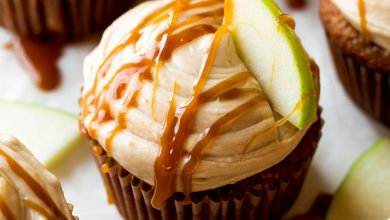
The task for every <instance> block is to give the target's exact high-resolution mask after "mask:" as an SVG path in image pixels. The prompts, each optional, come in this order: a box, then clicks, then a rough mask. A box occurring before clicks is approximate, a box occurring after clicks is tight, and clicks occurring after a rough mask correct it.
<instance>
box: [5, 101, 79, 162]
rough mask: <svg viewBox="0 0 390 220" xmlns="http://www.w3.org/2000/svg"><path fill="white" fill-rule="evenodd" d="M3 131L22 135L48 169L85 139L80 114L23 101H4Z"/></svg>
mask: <svg viewBox="0 0 390 220" xmlns="http://www.w3.org/2000/svg"><path fill="white" fill-rule="evenodd" d="M0 133H4V134H8V135H13V136H15V137H16V138H18V139H19V140H20V141H21V142H22V143H23V144H25V145H26V146H27V147H28V149H29V150H30V151H31V152H32V153H33V154H34V156H35V157H36V158H37V159H38V160H39V161H40V162H41V163H43V164H44V165H45V166H46V167H48V168H52V167H53V166H54V165H55V164H56V163H58V162H59V161H60V160H61V159H62V158H63V157H64V156H65V155H66V153H68V152H70V151H71V149H72V147H74V146H77V144H79V143H80V142H81V137H80V135H79V132H78V121H77V117H76V116H74V115H72V114H69V113H66V112H64V111H62V110H57V109H53V108H49V107H45V106H40V105H37V104H29V103H23V102H8V101H0Z"/></svg>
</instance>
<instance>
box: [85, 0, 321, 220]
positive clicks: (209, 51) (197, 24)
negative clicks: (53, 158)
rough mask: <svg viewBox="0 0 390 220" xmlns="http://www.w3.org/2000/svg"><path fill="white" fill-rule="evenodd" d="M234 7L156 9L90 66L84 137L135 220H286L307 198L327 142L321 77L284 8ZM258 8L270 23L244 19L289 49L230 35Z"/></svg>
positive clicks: (142, 13) (111, 36)
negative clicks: (319, 151)
mask: <svg viewBox="0 0 390 220" xmlns="http://www.w3.org/2000/svg"><path fill="white" fill-rule="evenodd" d="M232 2H233V1H223V0H218V1H215V0H207V1H191V0H189V1H151V2H147V3H144V4H142V5H139V6H138V7H136V8H134V9H132V10H130V11H129V12H127V13H126V14H124V15H123V16H121V17H120V18H119V19H118V20H116V21H115V22H114V23H113V25H111V26H110V27H109V28H107V30H106V31H105V33H104V35H103V38H102V40H101V42H100V44H99V46H98V47H97V48H96V49H95V50H94V51H93V52H92V53H91V54H90V55H89V56H88V57H87V58H86V60H85V63H84V81H85V82H84V87H83V93H82V98H81V102H80V106H81V115H80V125H81V130H82V132H83V133H84V135H86V136H87V138H88V139H90V146H91V150H92V152H93V155H94V157H95V159H96V162H97V165H98V167H99V170H100V171H101V174H102V176H103V179H104V182H105V185H106V187H107V191H108V194H109V198H110V201H111V202H113V203H115V204H116V206H117V207H118V209H119V211H120V213H121V214H122V216H123V217H124V218H125V219H191V218H192V219H225V218H226V219H227V218H232V217H233V216H234V217H235V218H236V219H280V218H281V217H282V215H283V214H284V213H286V212H287V210H288V209H289V208H290V206H291V205H292V203H293V202H294V201H295V199H296V198H297V195H298V194H299V191H300V188H301V186H302V183H303V180H304V178H305V176H306V173H307V171H308V168H309V165H310V162H311V159H312V157H313V155H314V152H315V151H316V148H317V145H318V142H319V139H320V136H321V127H322V120H321V118H320V116H319V111H317V110H318V99H319V85H318V82H319V73H318V68H317V67H316V65H315V64H314V62H313V61H311V60H310V59H309V58H308V56H307V54H306V52H305V51H304V49H303V48H302V46H301V44H300V41H299V40H298V38H297V36H296V35H295V34H294V32H293V27H294V21H293V19H292V18H291V17H290V16H286V15H285V14H283V13H282V12H281V11H280V10H279V9H278V7H277V6H276V5H275V3H274V2H273V1H272V0H269V1H248V2H245V3H244V4H243V1H241V0H237V1H234V4H236V5H235V7H234V9H237V10H239V11H233V10H232V9H233V8H232V7H230V6H231V5H230V3H232ZM246 3H251V4H250V5H249V6H248V7H250V8H253V9H254V10H253V11H252V12H253V13H254V14H255V15H256V14H257V15H258V12H259V11H260V10H263V11H262V12H261V13H262V16H261V17H262V19H259V17H257V18H254V17H256V16H253V15H252V14H251V15H250V16H248V17H246V16H244V17H245V18H244V17H241V19H243V20H245V19H249V20H247V21H248V22H252V23H253V25H254V26H255V27H258V28H264V29H266V30H267V31H266V32H264V33H266V34H271V36H268V35H267V37H264V38H263V39H267V40H264V41H266V42H263V44H261V45H266V46H268V45H278V46H276V47H274V46H272V47H271V49H270V50H269V51H267V49H265V50H262V49H259V48H258V47H257V46H258V45H259V44H258V42H259V39H261V37H258V36H256V35H255V36H252V38H250V37H248V36H249V35H248V34H245V33H244V32H238V33H237V32H236V33H235V34H237V35H240V36H241V35H243V36H244V38H245V39H244V41H240V39H238V38H234V37H233V34H232V33H231V32H229V31H228V29H227V27H229V28H232V29H234V27H237V26H234V25H235V24H237V23H233V22H232V21H230V22H229V19H227V18H229V17H230V16H238V15H243V14H245V15H246V14H247V12H246V10H245V7H246V6H247V4H246ZM258 3H260V4H258ZM225 4H226V5H225ZM263 4H264V5H263ZM268 6H269V7H270V8H267V7H268ZM271 9H272V11H273V13H270V11H268V10H271ZM243 12H245V13H243ZM225 13H226V14H225ZM224 19H225V22H227V23H224V22H223V20H224ZM238 23H239V24H240V23H241V22H238ZM265 23H268V24H269V25H264V26H262V25H263V24H265ZM230 25H231V26H230ZM233 38H234V39H233ZM233 40H237V41H238V42H234V41H233ZM233 42H234V43H233ZM246 42H251V45H250V46H249V47H247V48H249V49H250V50H249V51H244V50H239V49H238V48H239V47H240V46H241V47H242V46H244V45H243V44H245V43H246ZM286 42H292V43H291V44H292V45H290V44H286ZM281 45H289V46H286V47H283V46H282V47H280V46H281ZM247 46H248V45H247ZM290 46H291V47H290ZM291 48H295V49H296V50H295V49H294V51H292V49H291ZM238 50H239V51H241V52H243V53H244V54H246V55H248V54H250V55H248V56H250V58H253V59H255V60H256V61H255V62H254V63H256V64H259V63H261V64H263V65H264V66H266V68H267V69H268V68H269V69H268V70H272V73H273V74H271V75H273V76H274V77H273V80H265V82H264V81H261V80H260V79H259V78H260V77H261V76H264V75H266V74H265V72H266V71H259V70H253V71H249V70H248V68H249V67H247V65H246V64H244V62H243V61H242V59H240V58H239V55H238V53H237V51H238ZM252 50H253V51H256V53H254V54H255V55H251V52H252ZM265 51H266V52H265ZM280 54H282V55H280ZM283 55H286V56H283ZM265 57H272V58H273V59H271V60H268V59H266V58H265ZM291 59H292V60H291ZM295 59H296V60H295ZM246 61H247V60H246ZM297 63H298V64H297ZM248 66H250V65H248ZM297 68H298V69H300V70H299V71H301V72H300V73H299V74H301V75H299V74H298V73H297V72H294V71H292V72H289V75H288V78H289V80H288V81H283V80H285V79H286V77H287V76H286V77H283V76H285V75H283V74H285V73H286V71H285V70H286V69H287V70H288V71H291V70H295V69H297ZM261 69H262V68H261ZM262 70H264V69H262ZM288 71H287V72H288ZM296 74H297V75H296ZM297 76H301V77H300V78H298V79H297V78H295V77H297ZM280 80H282V82H281V81H280ZM300 80H302V81H300ZM260 85H261V86H260ZM266 89H267V92H266V91H265V90H266ZM296 89H297V90H296ZM300 89H303V91H302V90H300ZM277 94H278V95H277ZM281 94H282V95H281ZM291 94H296V95H297V96H289V95H291ZM279 95H280V96H279ZM281 96H282V97H281ZM287 96H289V97H288V98H287ZM279 98H280V99H279ZM282 100H283V101H282ZM271 103H272V104H271ZM275 103H279V104H280V105H279V106H277V107H275V105H274V104H275ZM287 103H289V104H291V106H290V107H291V108H289V107H288V108H289V110H287V111H285V112H282V111H281V110H280V109H279V110H277V109H278V107H280V106H283V107H286V106H285V105H287ZM279 112H280V113H279Z"/></svg>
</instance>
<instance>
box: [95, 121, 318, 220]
mask: <svg viewBox="0 0 390 220" xmlns="http://www.w3.org/2000/svg"><path fill="white" fill-rule="evenodd" d="M322 124H323V121H322V120H321V119H319V120H318V121H317V122H316V123H315V124H314V125H313V126H312V127H311V128H310V129H309V131H308V133H307V134H306V135H305V137H304V138H303V139H302V141H301V143H300V144H299V146H298V147H297V148H296V149H295V150H294V151H293V152H292V153H291V154H290V155H289V156H288V157H287V158H286V159H285V160H283V161H282V162H280V163H279V164H277V165H275V166H273V167H271V168H269V169H267V170H266V171H263V172H261V173H259V174H257V175H254V176H252V177H249V178H247V179H245V180H242V181H240V182H238V183H236V184H234V185H228V186H224V187H220V188H217V189H213V190H208V191H203V192H194V193H192V194H191V196H190V197H191V198H190V199H187V200H186V199H185V196H184V195H183V193H175V194H174V195H173V196H171V198H169V199H168V200H167V201H166V204H165V205H164V207H163V208H162V209H161V210H157V209H154V208H153V207H152V205H151V199H152V196H153V188H152V187H151V186H150V185H148V184H147V183H145V182H143V181H141V180H140V179H138V178H137V177H135V176H133V175H132V174H130V173H129V172H128V171H126V170H125V169H124V168H122V167H121V166H120V165H119V164H118V163H117V162H116V161H115V160H114V159H113V158H109V157H108V156H107V155H106V153H105V152H104V151H103V152H102V153H101V155H96V154H93V155H94V157H95V160H96V163H97V165H98V167H99V168H101V167H102V166H103V165H104V166H108V167H109V169H108V172H107V173H103V172H101V174H102V176H103V179H104V182H105V185H106V187H107V191H108V194H109V197H112V200H114V202H115V204H116V205H117V207H118V210H119V212H120V213H121V215H122V216H123V217H124V218H125V219H129V220H137V219H157V220H159V219H162V220H171V219H280V218H281V217H282V215H283V214H285V213H286V212H287V211H288V209H289V208H290V207H291V205H292V204H293V202H294V201H295V199H296V198H297V196H298V194H299V191H300V189H301V186H302V185H303V181H304V178H305V176H306V173H307V171H308V168H309V165H310V162H311V159H312V156H313V154H314V152H315V150H316V148H317V143H318V141H319V139H320V136H321V131H320V130H321V127H322ZM90 146H91V149H93V148H94V147H100V146H99V145H98V143H97V142H96V141H94V140H91V141H90Z"/></svg>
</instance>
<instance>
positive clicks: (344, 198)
mask: <svg viewBox="0 0 390 220" xmlns="http://www.w3.org/2000/svg"><path fill="white" fill-rule="evenodd" d="M389 218H390V140H388V139H382V140H380V141H379V142H378V143H377V144H376V145H374V146H373V147H371V148H370V149H369V150H367V151H366V152H365V153H364V154H363V155H362V156H361V157H360V159H358V160H357V161H356V163H355V164H354V165H353V166H352V168H351V170H350V171H349V173H348V175H347V176H346V177H345V179H344V181H343V183H342V184H341V186H340V188H339V189H338V190H337V192H336V194H335V196H334V199H333V201H332V204H331V206H330V208H329V211H328V214H327V218H326V219H327V220H340V219H343V220H344V219H345V220H350V219H351V220H352V219H353V220H367V219H370V220H387V219H389Z"/></svg>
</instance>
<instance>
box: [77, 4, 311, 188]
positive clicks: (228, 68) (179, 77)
mask: <svg viewBox="0 0 390 220" xmlns="http://www.w3.org/2000/svg"><path fill="white" fill-rule="evenodd" d="M171 2H172V1H162V0H159V1H150V2H146V3H143V4H141V5H140V6H138V7H136V8H134V9H132V10H130V11H129V12H127V13H126V14H124V15H123V16H122V17H121V18H119V19H118V20H117V21H115V22H114V23H113V24H112V25H111V26H110V27H109V28H108V29H107V30H106V31H105V33H104V36H103V38H102V40H101V42H100V44H99V46H98V47H97V48H96V49H95V50H94V51H93V52H92V53H91V54H90V55H89V56H88V57H87V58H86V60H85V63H84V77H85V83H84V90H83V98H82V99H83V100H82V102H81V103H82V104H81V108H82V122H83V123H84V125H85V127H86V129H87V131H88V133H89V135H90V136H91V137H92V138H94V139H95V140H97V141H98V142H99V143H100V145H101V146H102V147H103V148H104V149H105V150H106V151H107V150H108V151H110V153H111V154H112V157H113V158H114V159H115V160H116V161H118V162H119V163H120V165H122V166H123V167H124V168H125V169H127V170H128V171H129V172H131V173H132V174H133V175H135V176H137V177H138V178H140V179H141V180H143V181H145V182H147V183H148V184H150V185H154V183H155V182H154V180H155V176H156V173H155V161H156V159H157V158H158V157H159V154H160V150H161V145H162V142H161V136H162V135H163V132H164V125H166V121H167V117H168V116H169V106H170V103H172V102H171V101H170V100H175V101H176V106H177V108H178V109H179V111H177V114H180V108H179V107H180V106H185V105H184V103H186V102H187V103H188V102H189V99H190V98H191V97H192V93H193V85H194V84H196V82H197V79H198V77H199V73H200V72H201V71H200V70H201V67H202V64H203V63H204V58H205V56H206V54H207V53H208V51H209V48H210V42H211V41H212V38H213V36H214V34H213V33H210V34H204V35H202V36H200V37H198V38H196V39H193V40H191V41H190V42H188V43H186V44H184V45H182V46H180V47H179V48H177V49H176V50H174V51H173V53H172V55H171V56H170V58H169V59H167V60H165V61H164V62H163V64H162V67H161V69H160V70H159V74H158V76H157V77H158V87H157V89H156V93H155V94H156V95H155V99H153V91H154V88H156V87H155V85H156V76H154V78H153V79H152V80H143V81H142V86H140V83H139V82H140V81H139V76H138V75H137V74H132V75H131V74H129V75H127V76H126V81H127V82H128V86H127V87H126V89H125V91H126V92H125V93H129V94H132V93H134V91H138V94H137V95H138V96H137V98H136V99H135V100H136V103H135V104H132V105H131V107H129V108H123V103H124V99H123V98H119V99H110V98H109V97H110V94H112V93H115V89H118V84H116V83H115V82H116V81H117V80H110V79H112V77H113V76H114V78H115V79H118V77H115V75H116V74H118V73H119V72H120V71H118V70H120V69H121V68H122V69H121V70H124V69H126V68H124V69H123V66H124V65H126V64H127V63H129V62H131V61H132V60H136V59H137V58H139V57H142V56H143V55H144V54H146V53H148V52H149V51H152V50H153V49H154V48H155V45H156V42H155V36H157V35H158V34H159V33H162V32H163V31H165V30H166V29H167V27H168V26H169V25H168V22H169V19H168V18H167V19H164V20H163V21H162V22H160V23H158V24H153V23H152V24H150V25H147V26H146V27H145V28H144V29H143V30H142V31H140V33H142V35H141V36H140V38H139V39H138V40H137V41H136V42H135V43H132V44H129V45H127V46H126V47H124V48H121V49H122V50H119V51H118V50H116V49H117V48H118V45H121V43H123V42H125V41H126V37H127V36H129V33H131V32H132V30H133V29H135V27H137V25H139V24H140V23H141V22H142V21H143V19H144V18H145V17H147V16H149V15H151V14H153V13H155V12H156V11H157V10H158V9H161V8H163V7H164V6H166V5H167V4H169V3H171ZM193 2H194V4H195V3H197V2H204V1H193ZM223 7H224V5H223V1H214V4H212V5H209V6H207V7H202V8H197V9H196V10H190V11H188V12H185V13H182V14H181V15H180V17H179V18H178V21H177V22H180V21H184V20H186V19H188V18H191V17H193V16H194V15H198V14H200V13H204V12H210V11H213V10H217V9H219V10H222V9H223ZM222 18H223V17H222V15H218V16H211V17H206V18H204V19H201V20H199V21H197V22H198V23H197V24H199V23H205V24H208V25H209V26H211V27H215V28H218V27H219V26H221V23H222ZM195 26H196V25H195V24H193V25H192V26H189V27H187V28H194V27H195ZM112 51H116V52H115V56H112V54H113V53H112ZM107 60H109V61H110V62H109V65H107ZM102 69H104V70H105V71H103V72H104V74H101V73H102ZM152 72H153V74H155V72H156V69H155V68H154V69H153V71H152ZM234 78H236V79H240V80H239V81H238V83H235V84H232V85H231V88H229V89H232V91H241V92H237V94H236V95H234V94H230V95H228V97H223V96H219V97H216V98H215V99H212V100H208V101H207V102H206V103H203V104H202V105H199V107H198V108H197V110H196V114H194V116H193V117H194V123H193V127H192V129H191V131H190V134H189V135H188V138H187V139H186V141H185V145H184V152H187V153H184V155H183V158H182V159H181V160H180V162H179V169H178V172H177V174H176V185H175V186H176V191H183V190H184V189H183V185H182V178H181V175H182V174H181V170H182V169H183V166H184V164H185V162H186V161H188V160H189V156H188V155H189V154H190V153H189V152H192V151H193V150H194V147H195V146H196V145H197V144H198V143H199V142H200V140H201V139H202V138H204V137H205V136H206V135H207V132H209V131H210V127H211V126H212V125H213V124H214V123H215V122H217V121H218V120H220V119H221V118H223V117H224V116H226V115H227V114H229V113H231V112H232V111H234V109H237V108H238V107H240V106H242V105H244V104H246V103H250V102H251V100H254V102H252V103H253V104H252V105H250V106H249V107H248V111H245V112H243V114H242V115H240V116H239V117H237V118H236V119H235V120H233V121H231V122H230V123H227V124H226V126H225V127H224V128H223V129H222V130H221V132H219V133H218V134H217V135H216V136H215V137H214V139H213V141H212V142H211V143H210V144H209V145H208V146H207V147H206V148H205V149H204V151H203V152H202V154H201V157H200V159H199V162H198V164H197V166H196V167H195V168H194V170H193V172H192V179H191V186H192V191H202V190H208V189H213V188H216V187H220V186H223V185H226V184H231V183H235V182H237V181H239V180H242V179H245V178H247V177H249V176H252V175H254V174H256V173H259V172H261V171H263V170H265V169H267V168H269V167H271V166H273V165H275V164H276V163H278V162H280V161H281V160H283V159H284V158H285V157H286V156H287V155H288V154H290V153H291V152H292V151H293V150H294V148H295V147H296V146H297V144H298V143H299V142H300V140H301V138H302V137H303V136H304V134H305V133H306V131H307V129H308V127H309V126H310V125H308V126H307V127H306V128H304V129H302V130H298V129H296V128H295V127H294V126H292V125H291V124H290V123H288V122H287V123H285V124H284V125H283V126H281V127H278V128H277V127H275V123H276V121H277V120H278V119H280V117H279V116H278V115H277V114H276V113H275V112H274V111H273V110H272V109H271V107H270V104H269V102H268V101H267V98H266V95H265V94H264V92H263V90H262V89H261V88H260V86H259V84H258V83H257V81H256V80H255V78H254V77H253V76H252V75H251V74H250V73H249V72H248V69H247V68H246V66H245V65H244V64H243V62H242V61H241V60H240V58H239V56H238V55H237V52H236V50H235V45H234V44H233V41H232V38H231V36H230V34H229V33H226V34H225V35H224V36H223V38H222V40H221V42H220V43H219V44H218V48H217V51H216V57H215V59H214V62H213V65H212V69H211V71H210V72H209V73H208V77H207V79H206V81H205V85H204V87H203V89H202V94H205V93H207V92H209V91H211V90H212V89H213V88H214V87H215V86H216V85H219V84H221V83H225V84H229V82H233V81H234V80H232V79H234ZM174 85H176V89H177V92H176V94H175V92H174V91H175V89H174V88H175V86H174ZM110 91H111V92H110ZM243 91H244V92H243ZM245 91H246V92H245ZM233 93H234V92H233ZM103 100H105V101H103ZM107 100H109V101H107ZM125 101H126V100H125ZM153 101H155V108H154V109H153V107H152V103H153ZM91 102H97V103H100V107H98V108H96V107H93V106H92V105H90V104H89V103H91ZM102 103H104V104H102ZM98 106H99V105H98ZM102 109H104V110H102ZM107 109H108V110H107ZM107 111H109V112H110V116H107ZM123 111H124V115H125V117H124V116H123V115H122V116H121V114H120V113H121V112H123ZM97 118H101V119H102V118H105V120H101V121H100V123H96V119H97ZM121 118H122V119H123V118H125V119H126V120H125V123H124V125H123V124H122V125H121V126H118V124H120V122H119V121H120V120H121ZM118 127H123V129H121V130H119V132H115V131H118V129H116V128H118ZM108 145H109V146H108Z"/></svg>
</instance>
